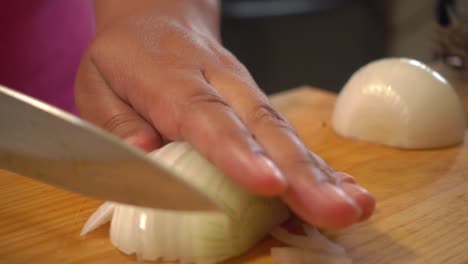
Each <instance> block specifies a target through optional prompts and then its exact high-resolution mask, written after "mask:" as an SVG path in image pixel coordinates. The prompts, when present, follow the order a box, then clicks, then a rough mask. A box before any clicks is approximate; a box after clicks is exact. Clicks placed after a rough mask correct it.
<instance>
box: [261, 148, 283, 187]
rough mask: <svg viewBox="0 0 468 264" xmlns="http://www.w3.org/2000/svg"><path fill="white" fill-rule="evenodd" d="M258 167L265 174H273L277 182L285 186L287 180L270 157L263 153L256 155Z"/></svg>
mask: <svg viewBox="0 0 468 264" xmlns="http://www.w3.org/2000/svg"><path fill="white" fill-rule="evenodd" d="M258 161H259V162H258V163H259V169H260V170H262V172H264V173H265V174H266V175H271V176H273V177H274V178H275V179H276V181H277V182H279V183H280V184H281V185H283V186H286V185H287V181H286V178H285V177H284V175H283V173H281V171H280V169H279V168H278V167H277V166H276V165H275V163H273V161H272V160H271V159H269V158H268V157H266V156H265V155H263V154H259V155H258Z"/></svg>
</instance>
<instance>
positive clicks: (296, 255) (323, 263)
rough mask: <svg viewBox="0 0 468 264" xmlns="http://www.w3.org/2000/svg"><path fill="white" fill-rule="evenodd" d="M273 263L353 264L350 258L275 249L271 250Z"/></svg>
mask: <svg viewBox="0 0 468 264" xmlns="http://www.w3.org/2000/svg"><path fill="white" fill-rule="evenodd" d="M271 257H272V259H273V261H275V262H276V263H281V264H318V263H320V264H351V263H352V260H351V258H349V257H346V256H343V255H340V254H329V253H326V252H320V251H315V250H310V249H304V248H294V247H274V248H272V249H271Z"/></svg>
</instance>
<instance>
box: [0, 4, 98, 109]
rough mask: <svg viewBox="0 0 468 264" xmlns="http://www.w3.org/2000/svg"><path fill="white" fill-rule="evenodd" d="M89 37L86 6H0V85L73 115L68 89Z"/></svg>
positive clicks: (89, 11) (90, 9) (91, 19)
mask: <svg viewBox="0 0 468 264" xmlns="http://www.w3.org/2000/svg"><path fill="white" fill-rule="evenodd" d="M93 31H94V11H93V3H92V1H91V0H2V1H0V84H3V85H5V86H8V87H10V88H13V89H16V90H18V91H20V92H23V93H25V94H28V95H30V96H33V97H36V98H37V99H39V100H42V101H45V102H47V103H50V104H52V105H55V106H57V107H59V108H62V109H64V110H66V111H68V112H71V113H76V107H75V103H74V99H73V83H74V79H75V74H76V71H77V69H78V65H79V62H80V58H81V56H82V54H83V52H84V50H85V49H86V47H87V45H88V44H89V41H90V39H91V37H92V34H93Z"/></svg>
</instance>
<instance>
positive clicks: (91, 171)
mask: <svg viewBox="0 0 468 264" xmlns="http://www.w3.org/2000/svg"><path fill="white" fill-rule="evenodd" d="M0 168H1V169H6V170H9V171H12V172H15V173H18V174H20V175H23V176H27V177H30V178H33V179H36V180H39V181H41V182H44V183H47V184H50V185H54V186H57V187H60V188H63V189H66V190H69V191H74V192H78V193H81V194H85V195H88V196H92V197H95V198H99V199H103V200H111V201H116V202H121V203H126V204H131V205H137V206H143V207H150V208H157V209H167V210H188V211H207V210H216V209H217V208H218V207H217V206H216V204H215V203H214V202H213V201H211V200H210V199H209V198H208V197H207V196H205V195H204V194H203V193H201V192H200V191H199V190H197V189H196V188H195V187H194V186H192V185H191V184H190V183H189V182H186V181H184V180H183V179H182V178H181V177H180V176H178V175H177V173H175V172H173V171H171V169H170V168H168V167H167V166H164V164H161V163H160V162H158V161H157V160H156V161H155V160H152V159H150V158H148V157H147V156H146V155H145V153H144V152H143V151H140V150H138V149H136V148H134V147H132V146H130V145H129V144H126V143H125V142H124V141H123V140H120V139H119V138H117V137H116V136H113V135H111V134H110V133H108V132H105V131H104V130H102V129H100V128H98V127H96V126H94V125H92V124H90V123H88V122H86V121H84V120H82V119H80V118H78V117H75V116H73V115H71V114H68V113H66V112H64V111H62V110H60V109H58V108H56V107H53V106H51V105H48V104H46V103H44V102H41V101H39V100H36V99H34V98H32V97H29V96H27V95H24V94H22V93H19V92H17V91H14V90H12V89H9V88H7V87H4V86H1V85H0Z"/></svg>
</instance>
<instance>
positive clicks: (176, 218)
mask: <svg viewBox="0 0 468 264" xmlns="http://www.w3.org/2000/svg"><path fill="white" fill-rule="evenodd" d="M149 155H150V157H152V158H154V159H158V160H159V161H160V162H162V163H165V164H166V165H168V166H170V167H171V168H173V169H174V170H176V171H177V172H178V174H179V175H180V176H181V177H184V178H185V179H186V180H188V181H190V182H191V183H192V184H193V185H194V186H195V187H197V188H199V189H200V190H201V191H202V192H204V193H205V194H206V195H207V196H208V197H210V198H212V199H213V200H215V201H216V202H217V203H218V204H219V205H220V207H221V208H222V211H221V212H193V211H190V212H183V211H182V212H181V211H169V210H156V209H150V208H142V207H137V206H131V205H125V204H120V203H115V202H105V203H104V204H103V205H101V206H100V207H99V208H98V209H97V210H96V212H94V214H93V215H92V216H91V217H90V218H89V219H88V221H87V222H86V223H85V225H84V227H83V229H82V232H81V235H82V236H84V235H86V234H87V233H88V232H91V231H93V230H94V229H96V228H98V227H99V226H101V225H103V224H105V223H106V222H108V221H111V227H110V239H111V242H112V244H113V245H114V246H115V247H117V248H118V249H119V250H120V251H122V252H123V253H125V254H128V255H131V254H135V255H136V257H137V259H140V260H164V261H175V260H179V261H180V262H182V263H203V264H210V263H219V262H221V261H223V260H226V259H229V258H232V257H234V256H238V255H240V254H242V253H244V252H246V251H247V250H249V249H250V248H252V247H253V246H254V245H255V244H256V243H257V242H258V241H259V240H260V239H262V238H264V237H265V236H267V235H268V234H269V233H271V235H272V236H273V237H275V238H277V239H278V240H280V241H282V242H284V243H286V244H287V245H289V246H291V247H288V248H273V249H272V252H271V253H272V257H273V258H274V259H275V260H276V261H278V262H283V261H285V263H291V264H307V263H311V261H312V260H314V263H315V261H318V262H320V263H349V262H344V261H349V258H348V257H347V256H346V252H345V250H344V248H342V247H341V246H339V245H337V244H335V243H333V242H331V241H329V240H328V239H327V238H326V237H325V236H323V235H321V234H320V233H319V232H318V230H316V229H315V228H313V227H309V226H306V225H304V226H303V228H304V231H305V233H306V235H304V236H300V235H295V234H291V233H289V232H288V231H287V230H286V229H283V228H281V227H279V226H280V224H281V223H283V222H284V221H285V220H287V219H288V218H289V217H290V215H289V211H288V208H287V207H286V206H285V205H284V204H283V203H282V202H281V201H280V200H279V199H276V198H266V197H259V196H256V195H253V194H251V193H248V192H247V191H245V190H243V189H241V188H240V187H238V186H237V185H235V184H234V183H233V182H231V181H230V180H229V179H228V178H227V177H224V175H223V174H222V173H221V171H220V170H218V169H217V168H216V167H215V166H213V165H212V164H211V163H209V162H208V161H207V160H206V159H205V158H203V157H202V156H201V155H200V154H199V153H198V152H197V151H195V150H194V149H193V148H192V146H191V145H189V144H188V143H183V142H174V143H170V144H168V145H166V146H165V147H163V148H161V149H160V150H157V151H154V152H152V153H150V154H149ZM326 261H328V262H326Z"/></svg>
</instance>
